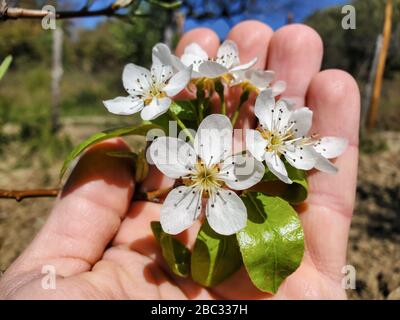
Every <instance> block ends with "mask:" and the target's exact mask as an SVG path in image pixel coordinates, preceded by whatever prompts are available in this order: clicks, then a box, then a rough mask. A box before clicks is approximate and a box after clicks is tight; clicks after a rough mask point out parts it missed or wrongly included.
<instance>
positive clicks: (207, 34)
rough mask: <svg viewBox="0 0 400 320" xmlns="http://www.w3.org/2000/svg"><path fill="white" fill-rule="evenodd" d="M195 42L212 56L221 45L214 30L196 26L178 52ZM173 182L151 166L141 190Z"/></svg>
mask: <svg viewBox="0 0 400 320" xmlns="http://www.w3.org/2000/svg"><path fill="white" fill-rule="evenodd" d="M193 42H196V43H198V44H199V45H200V46H201V47H202V48H203V49H204V50H205V51H206V52H207V54H208V55H209V56H210V57H213V56H215V55H216V53H217V50H218V47H219V38H218V35H217V34H216V33H215V32H214V31H212V30H211V29H208V28H196V29H193V30H191V31H189V32H187V33H185V34H184V35H183V36H182V38H181V39H180V40H179V43H178V45H177V47H176V54H177V55H178V56H181V55H182V54H183V52H184V50H185V47H186V46H188V45H189V44H191V43H193ZM190 96H191V95H190V94H189V93H187V92H186V93H182V94H180V95H179V97H177V99H187V98H189V97H190ZM192 98H193V97H192ZM173 183H174V180H172V179H169V178H167V177H165V176H164V175H163V174H162V173H161V172H160V171H159V170H158V169H157V168H155V167H154V166H151V169H150V174H149V175H148V178H147V179H146V180H145V181H144V182H143V183H142V185H141V188H140V190H141V191H142V192H147V191H153V190H156V189H161V188H168V187H170V186H172V185H173Z"/></svg>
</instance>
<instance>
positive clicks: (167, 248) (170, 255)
mask: <svg viewBox="0 0 400 320" xmlns="http://www.w3.org/2000/svg"><path fill="white" fill-rule="evenodd" d="M151 230H152V231H153V234H154V236H155V238H156V240H157V241H158V243H159V244H160V246H161V252H162V255H163V257H164V259H165V261H166V262H167V264H168V267H169V268H170V269H171V271H172V272H173V273H174V274H176V275H178V276H180V277H187V276H188V275H189V269H190V251H189V249H187V248H186V247H185V245H184V244H183V243H182V242H180V241H179V240H177V239H175V238H174V237H173V236H171V235H169V234H167V233H165V232H164V231H163V230H162V228H161V224H160V223H159V222H158V221H153V222H151Z"/></svg>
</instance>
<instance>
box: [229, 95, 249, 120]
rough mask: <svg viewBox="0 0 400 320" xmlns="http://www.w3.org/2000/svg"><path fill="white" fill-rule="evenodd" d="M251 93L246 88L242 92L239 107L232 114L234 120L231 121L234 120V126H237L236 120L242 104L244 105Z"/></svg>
mask: <svg viewBox="0 0 400 320" xmlns="http://www.w3.org/2000/svg"><path fill="white" fill-rule="evenodd" d="M249 94H250V92H249V90H244V91H243V92H242V94H241V95H240V102H239V105H238V107H237V108H236V110H235V112H234V114H233V116H232V120H231V122H232V127H235V124H236V121H237V119H238V117H239V112H240V109H241V108H242V106H243V105H244V103H245V102H246V101H247V99H248V98H249Z"/></svg>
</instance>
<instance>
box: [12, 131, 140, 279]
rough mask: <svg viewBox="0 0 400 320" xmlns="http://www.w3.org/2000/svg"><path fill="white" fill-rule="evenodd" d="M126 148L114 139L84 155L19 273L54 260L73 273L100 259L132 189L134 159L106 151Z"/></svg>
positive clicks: (18, 264) (63, 270) (59, 271)
mask: <svg viewBox="0 0 400 320" xmlns="http://www.w3.org/2000/svg"><path fill="white" fill-rule="evenodd" d="M125 150H128V147H127V146H126V145H125V143H124V142H123V141H122V140H121V139H114V140H110V141H106V142H103V143H100V144H98V145H96V146H94V147H92V148H91V149H90V150H89V151H87V152H86V153H85V154H84V155H83V156H82V158H81V159H80V161H79V163H78V164H77V166H76V167H75V169H74V170H73V172H72V174H71V177H70V178H69V180H68V181H67V183H66V185H65V187H64V189H63V190H62V193H61V196H60V197H59V198H58V199H57V202H56V205H55V206H54V208H53V210H52V212H51V214H50V217H49V219H48V220H47V222H46V224H45V225H44V227H43V228H42V230H41V231H40V232H39V234H38V235H37V237H36V238H35V240H34V241H33V242H32V243H31V245H30V246H29V247H28V249H26V251H25V252H24V253H23V254H22V255H21V257H20V258H19V259H18V260H17V261H16V263H15V264H14V265H13V268H11V269H13V270H14V272H15V273H18V272H24V271H25V272H26V271H28V270H33V269H37V268H41V267H42V266H43V265H44V264H50V265H53V266H54V267H55V268H56V272H57V274H58V275H61V276H69V275H73V274H76V273H80V272H83V271H86V270H90V268H91V266H92V265H93V264H94V263H95V262H97V261H98V260H99V259H100V258H101V256H102V254H103V252H104V249H105V248H106V246H107V244H108V243H109V242H110V241H111V239H112V238H113V237H114V235H115V233H116V232H117V230H118V228H119V226H120V222H121V218H122V217H123V216H124V215H125V213H126V211H127V209H128V207H129V203H130V200H131V197H132V194H133V188H134V183H133V178H132V168H131V165H130V162H129V161H128V160H127V159H122V158H117V157H111V156H108V155H107V153H109V152H110V151H125ZM39 272H40V271H39Z"/></svg>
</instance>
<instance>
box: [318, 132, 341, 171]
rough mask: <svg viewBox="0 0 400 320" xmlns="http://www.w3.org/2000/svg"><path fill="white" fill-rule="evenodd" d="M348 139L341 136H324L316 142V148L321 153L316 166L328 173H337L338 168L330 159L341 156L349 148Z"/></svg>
mask: <svg viewBox="0 0 400 320" xmlns="http://www.w3.org/2000/svg"><path fill="white" fill-rule="evenodd" d="M347 145H348V141H347V140H346V139H344V138H339V137H323V138H321V139H318V140H317V141H316V142H315V143H314V149H315V151H317V152H318V153H319V154H320V157H318V158H317V162H316V163H315V168H316V169H318V170H321V171H324V172H328V173H336V172H337V168H336V167H335V166H334V165H333V164H332V162H330V161H329V160H328V159H333V158H336V157H338V156H340V155H341V154H342V153H343V152H344V151H345V150H346V148H347Z"/></svg>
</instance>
